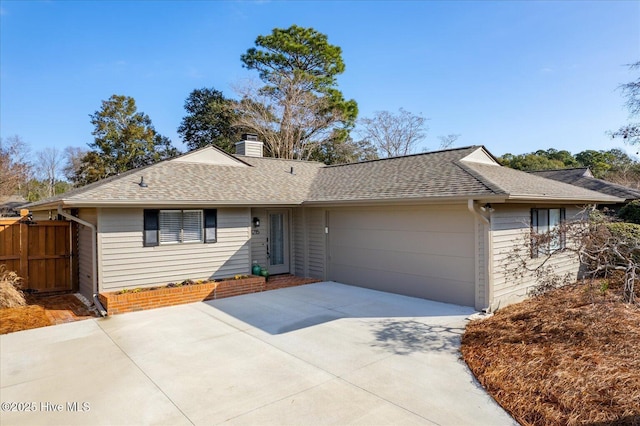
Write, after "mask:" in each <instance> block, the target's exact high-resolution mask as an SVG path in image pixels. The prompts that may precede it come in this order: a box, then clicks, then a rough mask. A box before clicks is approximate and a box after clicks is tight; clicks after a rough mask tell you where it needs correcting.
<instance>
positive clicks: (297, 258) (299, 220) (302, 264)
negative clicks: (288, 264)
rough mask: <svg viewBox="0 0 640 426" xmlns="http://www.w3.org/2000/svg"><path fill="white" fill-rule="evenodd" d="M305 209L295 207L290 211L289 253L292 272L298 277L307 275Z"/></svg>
mask: <svg viewBox="0 0 640 426" xmlns="http://www.w3.org/2000/svg"><path fill="white" fill-rule="evenodd" d="M305 224H306V221H305V209H304V208H296V209H293V210H292V213H291V230H292V233H293V235H292V238H291V242H292V244H293V247H292V248H291V254H292V256H293V259H292V261H293V263H292V265H293V273H294V274H295V275H297V276H300V277H306V276H307V268H306V265H307V261H306V260H307V248H306V247H307V244H306V232H305Z"/></svg>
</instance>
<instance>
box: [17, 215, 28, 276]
mask: <svg viewBox="0 0 640 426" xmlns="http://www.w3.org/2000/svg"><path fill="white" fill-rule="evenodd" d="M19 223H20V277H22V286H23V287H24V288H29V225H27V224H26V223H25V222H23V221H20V222H19Z"/></svg>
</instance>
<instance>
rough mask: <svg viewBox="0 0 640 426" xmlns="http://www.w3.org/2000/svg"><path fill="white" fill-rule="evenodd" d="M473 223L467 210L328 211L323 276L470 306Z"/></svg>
mask: <svg viewBox="0 0 640 426" xmlns="http://www.w3.org/2000/svg"><path fill="white" fill-rule="evenodd" d="M473 224H474V222H473V217H472V216H471V215H470V213H469V212H468V211H467V209H466V206H459V207H449V208H433V207H419V208H418V207H414V208H410V207H406V208H402V209H391V208H386V209H385V208H361V209H344V210H342V209H336V210H331V211H330V212H329V225H330V226H329V229H330V230H329V240H328V241H329V252H328V259H327V260H328V266H329V268H328V278H329V279H331V280H334V281H338V282H342V283H345V284H353V285H358V286H361V287H367V288H372V289H376V290H382V291H389V292H393V293H399V294H405V295H408V296H413V297H422V298H426V299H432V300H439V301H443V302H450V303H459V304H463V305H469V306H473V305H474V303H475V247H474V243H475V235H474V226H473Z"/></svg>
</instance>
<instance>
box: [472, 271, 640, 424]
mask: <svg viewBox="0 0 640 426" xmlns="http://www.w3.org/2000/svg"><path fill="white" fill-rule="evenodd" d="M620 293H621V291H620V289H619V288H617V289H616V288H609V289H606V288H604V287H601V284H600V283H598V282H593V283H578V284H575V285H573V286H569V287H565V288H562V289H558V290H554V291H552V292H549V293H547V294H545V295H543V296H540V297H536V298H532V299H530V300H527V301H524V302H522V303H519V304H516V305H512V306H508V307H506V308H504V309H502V310H500V311H498V312H497V313H496V314H495V315H494V316H493V317H491V318H488V319H485V320H480V321H474V322H472V323H470V324H469V325H468V326H467V329H466V332H465V334H464V336H463V339H462V354H463V357H464V359H465V361H466V362H467V364H468V365H469V367H470V368H471V370H472V371H473V373H474V374H475V376H476V377H477V378H478V380H479V381H480V383H481V384H482V385H483V386H484V387H485V389H487V391H488V392H489V393H490V394H491V395H492V396H493V397H494V398H495V400H496V401H497V402H498V403H499V404H500V405H502V406H503V407H504V408H505V409H506V410H507V411H508V412H509V413H511V415H512V416H513V417H514V418H515V419H516V420H517V421H518V422H520V423H521V424H523V425H587V424H588V425H610V424H611V425H613V424H615V425H640V305H639V304H634V305H629V304H626V303H623V302H622V301H621V298H620Z"/></svg>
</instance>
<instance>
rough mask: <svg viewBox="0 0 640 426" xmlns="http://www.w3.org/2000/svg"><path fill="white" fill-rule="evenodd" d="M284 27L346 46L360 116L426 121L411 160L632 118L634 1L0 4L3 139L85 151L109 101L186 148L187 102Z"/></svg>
mask: <svg viewBox="0 0 640 426" xmlns="http://www.w3.org/2000/svg"><path fill="white" fill-rule="evenodd" d="M292 24H297V25H300V26H310V27H313V28H315V29H316V30H318V31H320V32H323V33H325V34H327V35H328V37H329V42H330V43H332V44H336V45H338V46H340V47H341V48H342V50H343V58H344V61H345V63H346V71H345V73H344V74H343V75H341V76H340V77H339V80H338V81H339V88H340V89H341V90H342V91H343V93H344V95H345V97H347V98H350V99H351V98H352V99H355V100H356V101H357V102H358V105H359V108H360V116H361V117H362V116H371V115H372V114H373V113H374V112H375V111H380V110H389V111H396V110H397V109H398V108H400V107H402V108H404V109H406V110H409V111H411V112H413V113H421V114H422V115H424V116H425V117H428V118H429V119H430V120H429V127H430V129H429V132H428V136H427V138H426V139H425V141H424V142H423V143H422V145H423V146H422V147H421V148H420V150H422V149H425V148H428V149H436V148H437V147H438V145H439V141H438V138H437V137H438V136H439V135H446V134H450V133H458V134H461V135H462V136H461V137H460V139H459V140H458V142H457V143H456V146H467V145H475V144H484V145H486V146H487V148H488V149H489V150H490V151H492V152H493V153H494V154H495V155H502V154H504V153H507V152H511V153H514V154H518V153H524V152H530V151H533V150H536V149H547V148H551V147H553V148H556V149H566V150H569V151H571V152H573V153H574V154H575V153H577V152H580V151H582V150H585V149H596V150H600V149H611V148H615V147H620V146H621V143H620V142H618V141H612V140H611V139H610V138H609V137H607V136H606V134H605V132H606V131H607V130H613V129H615V128H617V127H618V126H619V125H621V124H623V123H625V122H626V120H627V118H628V113H627V111H626V110H625V108H624V106H623V99H622V97H621V95H620V92H619V91H618V90H617V87H618V85H619V84H621V83H625V82H629V81H632V80H634V79H636V78H637V77H636V76H635V75H634V74H633V73H632V72H630V71H629V70H628V69H627V67H626V66H625V64H629V63H632V62H637V61H639V60H640V2H637V1H620V2H616V1H602V2H587V1H580V2H578V1H567V2H562V1H550V2H542V1H535V2H534V1H529V2H527V1H498V2H485V1H440V2H426V1H425V2H419V1H386V2H385V1H369V2H367V1H350V2H341V1H315V2H314V1H299V2H290V1H286V2H285V1H260V2H244V1H180V2H178V1H95V2H92V1H14V0H1V1H0V78H1V83H0V136H2V137H3V138H4V137H7V136H11V135H14V134H18V135H20V136H21V137H22V138H23V139H24V140H25V141H27V142H28V143H29V144H30V145H31V147H32V149H33V150H38V149H41V148H43V147H46V146H58V147H60V148H64V147H65V146H69V145H71V146H83V147H86V144H87V143H89V142H91V141H92V136H91V131H92V130H93V129H92V126H91V123H90V122H89V114H91V113H93V112H95V111H96V110H98V109H99V108H100V103H101V101H102V100H105V99H107V98H109V96H111V95H112V94H121V95H127V96H132V97H134V98H135V100H136V103H137V105H138V109H139V110H140V111H143V112H145V113H146V114H148V115H149V116H150V117H151V119H152V121H153V124H154V126H155V128H156V130H157V131H159V132H160V133H162V134H163V135H166V136H168V137H169V138H170V139H171V140H172V141H173V142H174V144H175V145H176V146H178V147H180V148H181V149H184V145H183V144H182V143H181V141H180V138H179V136H178V134H177V133H176V129H177V127H178V125H179V124H180V121H181V119H182V117H183V116H184V115H185V111H184V108H183V105H184V101H185V99H186V98H187V96H188V95H189V93H190V92H191V91H192V90H193V89H196V88H202V87H215V88H216V89H218V90H221V91H222V92H223V93H224V94H225V95H227V96H229V97H233V96H234V92H233V89H232V87H233V86H234V85H237V84H238V83H241V82H242V81H243V80H245V79H247V78H251V77H257V76H256V74H255V73H254V72H250V71H248V70H245V69H243V68H242V66H241V62H240V55H241V54H242V53H244V52H245V51H246V50H247V49H248V48H250V47H252V46H253V45H254V41H255V38H256V36H258V35H261V34H263V35H264V34H269V33H270V32H271V30H272V29H273V28H275V27H280V28H287V27H289V26H290V25H292ZM625 149H626V150H627V151H628V152H629V153H635V152H636V151H637V148H629V147H626V148H625Z"/></svg>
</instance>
